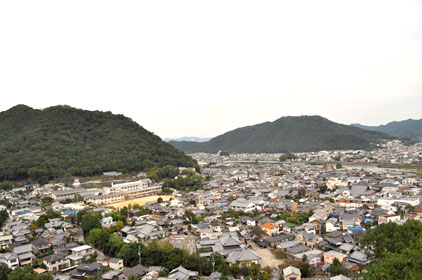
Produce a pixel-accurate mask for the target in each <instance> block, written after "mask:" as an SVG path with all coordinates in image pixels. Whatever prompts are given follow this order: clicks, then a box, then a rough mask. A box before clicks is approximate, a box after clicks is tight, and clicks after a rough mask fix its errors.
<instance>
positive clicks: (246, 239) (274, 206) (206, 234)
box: [0, 141, 422, 280]
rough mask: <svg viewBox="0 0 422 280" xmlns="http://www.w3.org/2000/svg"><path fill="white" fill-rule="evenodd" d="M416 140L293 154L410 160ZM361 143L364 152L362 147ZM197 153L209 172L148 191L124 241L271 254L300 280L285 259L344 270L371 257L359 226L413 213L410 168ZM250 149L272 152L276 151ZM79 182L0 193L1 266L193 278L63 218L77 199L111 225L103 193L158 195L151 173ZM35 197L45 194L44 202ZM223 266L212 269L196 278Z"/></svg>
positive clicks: (75, 275) (243, 256)
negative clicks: (108, 249)
mask: <svg viewBox="0 0 422 280" xmlns="http://www.w3.org/2000/svg"><path fill="white" fill-rule="evenodd" d="M418 147H419V148H420V146H418V145H415V146H412V147H407V150H405V151H404V150H403V149H404V148H403V147H402V145H401V144H400V143H398V142H395V141H393V142H390V143H386V144H384V145H383V147H380V149H379V151H372V152H362V153H357V152H356V153H355V151H352V152H351V151H345V152H342V151H334V152H321V153H307V154H300V155H299V156H300V157H305V158H308V159H310V160H311V159H312V160H316V159H318V160H321V159H325V160H326V161H329V162H331V161H332V158H333V157H338V156H340V157H343V156H345V157H351V155H352V154H355V155H356V157H359V158H362V157H364V158H367V159H368V160H373V159H375V158H378V157H377V156H379V157H383V158H385V159H387V158H389V159H390V161H391V159H392V158H396V159H399V161H401V162H403V161H404V160H405V159H412V162H414V161H418V160H420V158H421V152H420V151H421V150H420V149H419V148H418ZM416 151H419V152H416ZM368 153H374V154H371V157H369V155H370V154H368ZM399 153H401V156H398V154H399ZM386 155H388V157H387V156H386ZM236 156H238V158H236ZM195 157H197V158H198V160H200V161H202V162H203V163H205V164H204V167H203V168H202V174H204V178H205V176H206V175H208V176H206V177H207V178H208V180H207V181H205V185H204V187H203V189H201V190H197V191H193V192H189V193H185V192H183V191H176V190H174V191H173V194H172V197H173V198H172V199H171V200H170V201H160V202H158V201H153V202H148V203H146V204H145V205H144V206H143V207H144V208H145V209H148V210H149V211H148V212H149V213H151V214H146V215H145V214H143V215H141V213H140V210H139V209H135V208H133V209H129V219H128V220H129V222H128V224H127V225H126V226H124V227H123V228H121V229H119V231H118V232H116V233H115V234H118V235H119V236H121V237H122V238H123V240H124V242H125V243H135V242H136V243H137V242H148V241H151V240H161V241H168V242H170V243H172V244H173V246H175V247H179V248H185V249H187V250H189V251H190V252H192V253H193V252H196V253H198V254H199V255H200V256H201V257H204V258H213V256H214V254H215V253H218V254H220V255H221V256H222V257H223V258H224V259H225V260H226V261H227V263H228V264H229V265H239V266H251V265H253V264H257V265H261V267H264V266H267V265H268V263H276V264H280V265H281V267H282V268H283V269H279V267H278V265H273V266H272V267H271V268H272V269H273V276H274V277H275V278H277V279H278V277H280V276H281V277H284V278H283V279H289V280H293V279H296V280H298V279H301V272H300V270H299V269H298V268H296V267H294V266H287V267H285V266H283V264H284V263H288V262H289V261H291V260H300V261H305V262H308V263H309V265H310V266H312V267H313V268H314V271H315V272H316V273H317V275H320V276H321V277H323V275H327V273H326V272H327V271H329V268H330V266H331V265H332V264H333V262H334V261H335V260H336V259H337V260H338V261H339V262H340V263H341V265H342V266H343V268H344V269H345V271H347V272H348V273H350V274H355V275H357V274H359V272H360V270H361V269H362V267H365V266H366V265H368V264H369V263H370V262H371V261H372V260H371V259H370V258H368V256H367V254H366V252H365V250H364V249H363V248H362V247H361V246H360V243H359V240H360V237H362V235H364V234H365V232H366V231H367V230H368V229H369V228H371V227H374V226H376V225H378V224H381V223H388V222H394V223H398V224H401V223H404V222H405V221H406V220H408V219H421V217H422V193H421V191H420V190H421V186H422V181H421V177H420V176H419V175H416V174H412V173H404V172H403V171H400V170H394V169H383V168H376V167H371V166H364V165H362V166H360V165H346V164H344V165H343V166H337V167H336V166H333V165H331V164H299V163H296V162H288V163H284V164H256V163H247V162H245V163H243V162H242V160H244V159H245V155H243V156H240V155H230V156H227V155H224V156H221V155H218V156H217V157H218V159H216V158H215V157H216V156H215V155H205V154H198V155H195ZM256 157H258V158H259V157H261V158H262V159H264V161H272V160H273V159H274V155H257V156H256ZM328 157H329V158H330V160H328ZM221 158H224V159H221ZM233 158H234V160H230V159H233ZM252 158H253V159H255V158H254V157H252ZM119 176H121V174H119ZM77 184H78V187H69V186H67V187H66V186H65V185H64V184H47V185H43V186H38V185H26V186H24V187H22V188H14V189H12V190H10V191H2V192H1V193H0V201H2V202H3V203H2V204H4V205H0V211H1V210H5V211H7V213H8V215H9V219H8V220H7V221H6V222H4V223H3V225H2V227H1V232H0V248H1V253H0V264H3V265H6V266H7V267H9V268H11V269H14V268H16V267H18V266H25V265H32V266H33V267H34V268H35V270H36V271H37V272H38V273H51V274H53V275H54V277H55V279H60V280H70V279H82V280H84V279H88V277H90V276H95V277H101V278H102V279H106V280H118V279H128V277H129V276H131V275H134V276H136V277H138V279H145V280H147V279H181V280H182V279H183V280H184V279H197V278H199V277H200V275H199V272H198V271H191V270H187V269H186V268H183V267H177V268H176V269H173V270H171V271H169V273H168V275H167V276H166V277H160V276H159V275H160V272H162V271H163V269H164V268H163V267H158V266H152V267H144V266H142V265H140V264H139V265H137V266H135V267H126V266H125V265H126V263H125V261H124V260H122V259H118V258H110V257H108V256H105V255H104V254H103V253H102V252H100V251H98V250H97V249H95V248H93V247H92V246H91V245H89V244H86V243H85V242H84V238H83V235H82V231H81V229H80V228H79V227H78V226H77V225H76V224H72V223H71V222H70V221H71V219H68V217H69V216H73V215H75V214H76V213H77V212H78V211H80V210H84V209H85V210H91V211H95V212H97V213H99V214H101V216H102V220H101V225H102V227H103V228H110V227H112V226H115V224H116V221H113V218H112V217H111V213H112V212H113V211H114V210H115V209H112V208H110V207H108V206H107V204H109V203H111V202H116V201H122V200H128V199H131V198H134V197H143V196H148V195H152V194H158V193H159V192H160V190H161V185H154V184H152V182H151V181H150V180H149V179H137V180H135V181H131V182H117V183H114V182H113V183H111V184H107V185H103V186H100V188H85V187H82V186H80V184H81V183H80V182H79V181H78V182H77ZM100 185H101V184H100ZM121 195H123V196H122V197H120V196H121ZM45 198H50V199H51V201H52V202H51V203H47V204H45V203H43V202H42V201H45ZM75 198H77V199H76V200H75ZM50 209H51V210H53V211H54V212H56V213H59V214H60V217H58V218H52V219H49V220H48V221H47V222H46V223H45V224H44V225H43V226H42V227H39V228H38V227H34V226H33V223H34V222H35V221H37V220H38V218H39V217H40V216H41V215H43V214H45V213H46V211H47V210H50ZM187 212H189V213H191V215H187V214H186V213H187ZM192 215H193V216H194V217H196V218H195V219H192ZM272 251H273V252H274V251H283V252H284V254H285V256H286V259H284V260H278V259H276V256H275V254H271V252H272ZM106 267H107V269H105V268H106ZM221 277H222V275H221V273H220V272H218V271H215V272H214V273H213V274H211V275H210V276H207V277H205V278H204V277H203V279H220V278H221ZM239 277H240V276H239ZM336 277H337V278H336ZM318 279H319V278H318ZM332 279H347V277H345V276H335V277H332Z"/></svg>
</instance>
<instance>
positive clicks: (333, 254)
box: [324, 250, 347, 264]
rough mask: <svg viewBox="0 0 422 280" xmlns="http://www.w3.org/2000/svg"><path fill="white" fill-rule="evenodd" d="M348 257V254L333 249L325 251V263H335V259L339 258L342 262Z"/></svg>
mask: <svg viewBox="0 0 422 280" xmlns="http://www.w3.org/2000/svg"><path fill="white" fill-rule="evenodd" d="M346 257H347V255H345V254H342V253H339V252H337V251H334V250H331V251H328V252H325V253H324V263H329V264H333V262H334V259H338V260H339V261H340V262H342V261H343V260H344V259H345V258H346Z"/></svg>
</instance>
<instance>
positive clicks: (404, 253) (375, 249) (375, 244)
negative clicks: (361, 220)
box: [360, 220, 422, 280]
mask: <svg viewBox="0 0 422 280" xmlns="http://www.w3.org/2000/svg"><path fill="white" fill-rule="evenodd" d="M360 242H361V245H362V247H363V248H364V249H365V250H366V252H367V254H368V255H369V256H370V258H371V259H372V260H374V261H373V262H372V263H371V264H370V265H369V266H368V267H367V269H366V270H367V273H366V275H365V279H369V280H378V279H379V280H390V279H391V280H392V279H397V280H400V279H411V280H416V279H421V277H422V273H421V269H420V267H421V266H422V223H421V222H420V221H415V220H407V221H406V222H405V223H404V224H403V225H397V224H395V223H386V224H381V225H379V226H377V227H376V228H374V229H370V230H368V232H367V233H366V234H365V235H364V236H363V237H362V238H361V241H360Z"/></svg>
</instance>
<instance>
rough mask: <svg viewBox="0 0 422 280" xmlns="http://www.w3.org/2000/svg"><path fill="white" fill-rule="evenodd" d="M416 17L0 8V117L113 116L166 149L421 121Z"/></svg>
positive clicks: (257, 5)
mask: <svg viewBox="0 0 422 280" xmlns="http://www.w3.org/2000/svg"><path fill="white" fill-rule="evenodd" d="M421 15H422V2H421V1H386V0H382V1H339V0H336V1H314V0H312V1H247V0H242V1H229V0H224V1H216V0H213V1H199V0H195V1H174V0H171V1H107V0H101V1H87V0H83V1H77V0H76V1H58V0H53V1H42V0H41V1H33V0H30V1H0V97H1V102H0V111H4V110H7V109H9V108H10V107H12V106H14V105H16V104H26V105H28V106H31V107H33V108H45V107H49V106H54V105H58V104H66V105H70V106H73V107H77V108H82V109H87V110H101V111H111V112H113V113H116V114H124V115H125V116H127V117H130V118H131V119H133V120H134V121H136V122H138V123H139V124H140V125H142V126H143V127H145V128H146V129H148V130H150V131H152V132H154V133H155V134H157V135H158V136H160V137H162V138H164V137H171V138H174V137H182V136H197V137H213V136H217V135H219V134H222V133H224V132H227V131H229V130H232V129H235V128H238V127H241V126H246V125H253V124H257V123H261V122H264V121H273V120H276V119H278V118H280V117H283V116H288V115H289V116H294V115H321V116H324V117H326V118H328V119H330V120H332V121H335V122H339V123H344V124H351V123H362V124H366V125H379V124H385V123H387V122H390V121H394V120H403V119H408V118H416V119H420V118H422V110H421V108H422V16H421Z"/></svg>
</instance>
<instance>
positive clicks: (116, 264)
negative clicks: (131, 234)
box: [96, 257, 123, 271]
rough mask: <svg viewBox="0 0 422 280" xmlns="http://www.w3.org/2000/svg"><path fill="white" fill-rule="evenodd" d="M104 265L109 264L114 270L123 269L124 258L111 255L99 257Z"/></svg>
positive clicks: (99, 260)
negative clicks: (111, 256)
mask: <svg viewBox="0 0 422 280" xmlns="http://www.w3.org/2000/svg"><path fill="white" fill-rule="evenodd" d="M96 261H97V262H98V263H100V264H101V265H102V266H108V267H110V268H111V269H113V270H119V271H121V270H122V269H123V260H122V259H118V258H110V257H102V258H100V257H98V258H97V260H96Z"/></svg>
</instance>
